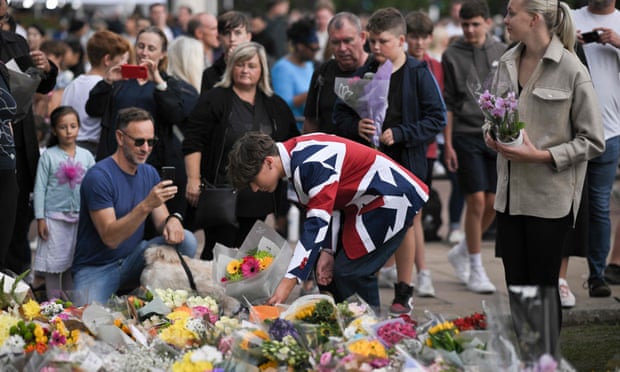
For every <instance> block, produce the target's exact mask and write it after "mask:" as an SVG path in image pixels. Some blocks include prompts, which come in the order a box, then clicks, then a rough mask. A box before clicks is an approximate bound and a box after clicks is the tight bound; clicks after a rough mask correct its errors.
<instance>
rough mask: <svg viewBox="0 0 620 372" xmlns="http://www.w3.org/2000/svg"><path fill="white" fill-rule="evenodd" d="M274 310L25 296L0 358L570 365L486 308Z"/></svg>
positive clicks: (16, 366) (11, 311)
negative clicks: (524, 341)
mask: <svg viewBox="0 0 620 372" xmlns="http://www.w3.org/2000/svg"><path fill="white" fill-rule="evenodd" d="M9 297H11V296H9ZM275 314H279V316H278V315H276V316H275V317H266V318H261V317H253V320H252V321H250V319H251V317H250V313H249V312H241V313H240V314H237V315H235V316H232V315H231V314H223V313H222V309H221V308H220V307H219V306H218V304H217V302H216V301H215V300H214V299H212V298H210V297H208V296H207V297H201V296H195V295H193V294H192V293H189V292H187V291H184V290H171V289H163V288H157V289H152V290H149V289H146V288H140V289H139V290H137V291H134V292H133V293H131V294H129V295H127V296H121V297H113V298H111V299H110V300H109V301H108V303H106V304H105V305H101V304H97V303H93V304H90V305H88V306H84V307H76V306H74V305H73V304H72V303H71V302H68V301H63V300H61V299H53V300H50V301H46V302H40V303H39V302H37V301H36V300H34V299H33V298H31V297H29V296H26V298H25V299H24V300H23V301H21V302H19V301H14V300H13V301H11V302H9V303H8V304H7V305H6V306H4V307H3V309H2V311H1V312H0V363H2V366H3V368H4V369H3V370H8V371H41V370H44V371H72V370H84V371H149V372H152V371H172V372H185V371H201V372H202V371H320V372H330V371H492V370H498V368H499V369H501V370H509V371H526V370H527V371H530V370H531V371H539V370H545V371H553V370H569V369H567V364H566V363H564V364H558V362H556V361H555V360H554V359H553V358H552V357H551V356H549V355H541V357H540V358H539V360H538V361H537V362H536V364H535V365H532V364H531V363H530V364H527V365H526V364H524V363H522V362H521V361H520V360H519V359H518V358H517V357H516V355H517V354H516V352H515V350H514V347H513V346H512V344H511V343H510V342H509V341H507V340H508V337H507V336H506V334H505V333H504V332H502V331H501V329H502V327H503V326H501V325H498V323H497V322H496V321H497V319H499V318H501V317H500V316H498V313H497V311H495V310H492V309H485V312H484V313H474V314H470V315H467V316H463V317H460V318H456V319H450V320H446V319H444V318H443V316H441V314H432V313H428V312H427V313H426V314H424V316H423V317H422V318H419V319H413V318H411V317H410V316H409V315H401V316H400V317H398V318H391V319H386V318H381V317H380V316H378V315H377V314H375V313H374V312H373V310H372V309H371V308H370V306H368V305H367V304H366V303H365V302H363V301H362V300H361V299H359V298H358V297H352V298H350V299H349V300H348V301H345V302H342V303H335V302H334V301H333V299H332V298H331V297H330V296H327V295H308V296H302V297H299V298H298V299H297V300H295V301H294V302H293V303H291V304H290V305H288V306H283V307H282V311H281V312H277V313H275ZM490 325H492V326H490Z"/></svg>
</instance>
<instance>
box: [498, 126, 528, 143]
mask: <svg viewBox="0 0 620 372" xmlns="http://www.w3.org/2000/svg"><path fill="white" fill-rule="evenodd" d="M497 142H499V143H501V144H502V145H504V146H510V147H515V146H521V145H522V144H523V129H521V130H520V131H519V137H517V138H516V139H514V140H512V141H508V142H504V141H502V140H500V139H499V138H498V139H497Z"/></svg>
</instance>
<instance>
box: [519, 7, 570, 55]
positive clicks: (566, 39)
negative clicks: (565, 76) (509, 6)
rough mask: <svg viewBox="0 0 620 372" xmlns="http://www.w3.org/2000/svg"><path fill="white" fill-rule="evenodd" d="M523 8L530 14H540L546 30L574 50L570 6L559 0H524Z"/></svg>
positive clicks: (565, 46)
mask: <svg viewBox="0 0 620 372" xmlns="http://www.w3.org/2000/svg"><path fill="white" fill-rule="evenodd" d="M523 8H524V9H525V10H526V11H527V12H528V13H531V14H540V15H541V16H542V18H543V20H544V21H545V25H546V26H547V30H549V32H550V33H551V34H556V35H557V36H558V37H559V38H560V40H561V41H562V44H563V45H564V48H566V49H568V50H570V51H571V52H573V53H574V52H575V40H576V37H575V35H576V32H577V31H576V30H575V23H574V22H573V18H572V16H571V13H570V7H569V6H568V5H567V4H566V3H565V2H563V1H559V0H524V1H523Z"/></svg>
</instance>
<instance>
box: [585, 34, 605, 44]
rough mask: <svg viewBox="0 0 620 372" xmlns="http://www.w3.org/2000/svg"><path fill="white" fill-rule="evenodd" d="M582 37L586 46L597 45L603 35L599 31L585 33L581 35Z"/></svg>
mask: <svg viewBox="0 0 620 372" xmlns="http://www.w3.org/2000/svg"><path fill="white" fill-rule="evenodd" d="M581 37H582V38H583V42H584V43H586V44H587V43H596V42H598V41H599V40H600V39H601V35H600V34H599V33H598V31H590V32H584V33H582V34H581Z"/></svg>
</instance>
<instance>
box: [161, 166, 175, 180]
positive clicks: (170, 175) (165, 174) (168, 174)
mask: <svg viewBox="0 0 620 372" xmlns="http://www.w3.org/2000/svg"><path fill="white" fill-rule="evenodd" d="M175 171H176V168H175V167H161V179H162V181H163V180H171V181H172V182H174V175H175Z"/></svg>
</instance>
